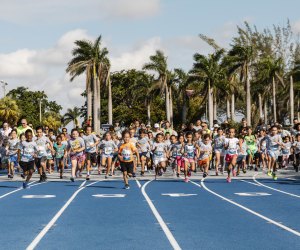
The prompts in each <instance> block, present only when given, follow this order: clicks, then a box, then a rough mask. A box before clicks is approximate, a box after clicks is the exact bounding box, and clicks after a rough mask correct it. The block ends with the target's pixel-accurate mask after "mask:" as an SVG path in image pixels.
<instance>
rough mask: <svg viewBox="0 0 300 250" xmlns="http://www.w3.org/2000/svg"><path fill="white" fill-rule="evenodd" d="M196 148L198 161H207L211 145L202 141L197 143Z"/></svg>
mask: <svg viewBox="0 0 300 250" xmlns="http://www.w3.org/2000/svg"><path fill="white" fill-rule="evenodd" d="M198 146H199V148H200V149H199V150H200V155H199V160H204V159H207V158H208V157H209V156H210V154H211V151H212V147H211V143H208V144H205V143H203V142H202V141H200V140H199V141H198Z"/></svg>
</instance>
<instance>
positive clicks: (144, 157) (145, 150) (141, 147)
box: [136, 129, 150, 176]
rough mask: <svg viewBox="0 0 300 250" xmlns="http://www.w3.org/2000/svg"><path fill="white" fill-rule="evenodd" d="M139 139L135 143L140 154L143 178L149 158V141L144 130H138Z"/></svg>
mask: <svg viewBox="0 0 300 250" xmlns="http://www.w3.org/2000/svg"><path fill="white" fill-rule="evenodd" d="M139 134H140V137H139V139H138V141H137V144H136V146H137V148H138V151H139V154H140V160H141V165H142V169H141V176H144V173H145V165H146V164H147V161H148V159H149V158H150V153H149V151H150V144H149V139H148V137H147V134H146V131H145V130H144V129H140V130H139Z"/></svg>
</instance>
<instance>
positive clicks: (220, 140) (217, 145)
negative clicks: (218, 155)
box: [214, 135, 226, 150]
mask: <svg viewBox="0 0 300 250" xmlns="http://www.w3.org/2000/svg"><path fill="white" fill-rule="evenodd" d="M225 139H226V138H225V136H224V135H221V136H219V135H217V136H216V137H215V138H214V149H217V150H221V149H223V148H224V145H225Z"/></svg>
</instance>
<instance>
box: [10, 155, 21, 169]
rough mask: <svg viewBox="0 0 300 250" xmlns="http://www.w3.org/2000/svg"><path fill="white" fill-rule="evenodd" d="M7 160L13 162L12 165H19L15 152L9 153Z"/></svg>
mask: <svg viewBox="0 0 300 250" xmlns="http://www.w3.org/2000/svg"><path fill="white" fill-rule="evenodd" d="M8 160H9V162H10V163H13V164H14V166H18V165H19V163H18V155H17V154H15V155H10V156H9V159H8Z"/></svg>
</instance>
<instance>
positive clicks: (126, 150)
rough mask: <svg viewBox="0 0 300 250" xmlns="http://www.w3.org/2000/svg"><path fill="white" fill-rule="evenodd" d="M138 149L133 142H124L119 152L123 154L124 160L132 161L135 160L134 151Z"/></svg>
mask: <svg viewBox="0 0 300 250" xmlns="http://www.w3.org/2000/svg"><path fill="white" fill-rule="evenodd" d="M135 151H136V147H135V146H134V144H133V143H131V142H128V143H124V144H122V145H121V146H120V148H119V154H120V155H122V157H123V159H122V160H121V159H120V161H122V162H132V161H133V152H135Z"/></svg>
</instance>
